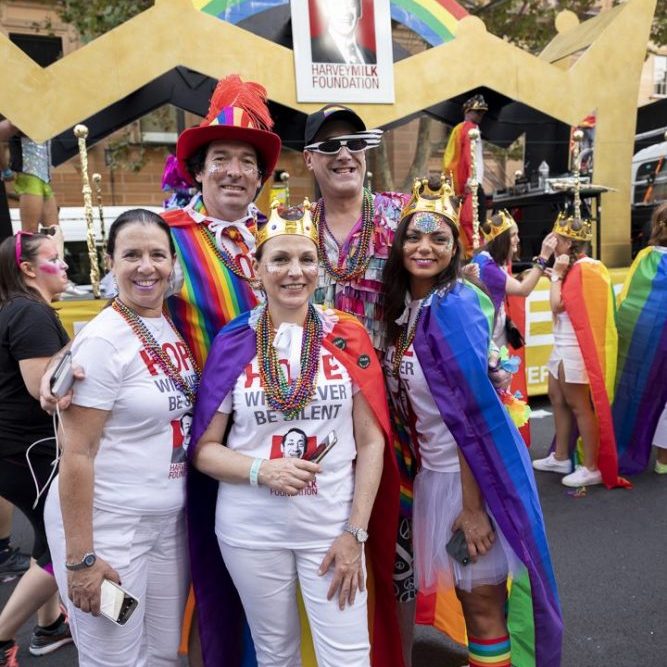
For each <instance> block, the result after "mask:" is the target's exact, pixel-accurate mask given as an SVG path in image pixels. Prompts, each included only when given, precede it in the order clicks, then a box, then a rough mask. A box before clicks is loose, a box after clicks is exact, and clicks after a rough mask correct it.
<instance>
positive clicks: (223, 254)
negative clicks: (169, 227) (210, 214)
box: [193, 199, 257, 282]
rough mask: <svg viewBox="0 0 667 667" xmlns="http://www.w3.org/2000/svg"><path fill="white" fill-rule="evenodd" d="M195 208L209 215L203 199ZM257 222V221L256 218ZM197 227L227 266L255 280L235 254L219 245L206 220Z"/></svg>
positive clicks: (243, 276) (248, 279)
mask: <svg viewBox="0 0 667 667" xmlns="http://www.w3.org/2000/svg"><path fill="white" fill-rule="evenodd" d="M193 208H194V210H195V211H196V212H197V213H199V214H200V215H203V216H207V213H206V209H205V208H204V201H203V199H199V200H198V201H197V202H196V203H195V205H194V206H193ZM255 224H257V221H256V220H255ZM197 228H198V229H199V230H200V232H201V234H202V236H203V237H204V241H205V243H206V245H208V247H209V248H211V250H213V252H214V253H215V255H216V257H217V258H218V259H219V260H220V261H221V262H222V263H223V264H224V265H225V267H227V268H228V269H229V270H230V271H231V272H232V273H233V274H234V275H235V276H238V277H239V278H242V279H243V280H247V281H248V282H254V279H253V278H249V277H248V276H246V275H245V273H243V271H242V269H241V267H240V266H239V265H238V264H237V263H236V262H235V261H234V257H233V255H232V254H231V253H230V252H229V251H228V250H227V249H226V248H225V247H224V246H223V247H221V248H219V247H218V245H217V243H216V242H215V236H214V235H213V233H212V232H211V230H210V229H209V228H208V225H207V224H206V223H205V222H202V223H200V224H198V225H197Z"/></svg>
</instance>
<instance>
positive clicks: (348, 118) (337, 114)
mask: <svg viewBox="0 0 667 667" xmlns="http://www.w3.org/2000/svg"><path fill="white" fill-rule="evenodd" d="M332 120H342V121H345V122H347V123H349V124H350V125H352V127H354V129H355V130H356V131H357V132H359V131H363V130H365V129H366V124H365V123H364V121H363V120H361V118H360V117H359V116H358V115H357V114H356V113H355V112H354V111H352V109H350V108H349V107H344V106H343V105H342V104H327V105H326V106H324V107H322V108H321V109H320V110H319V111H316V112H315V113H311V114H310V116H308V118H306V133H305V142H306V146H307V145H308V144H312V143H313V139H315V137H316V136H317V133H318V132H319V131H320V130H321V129H322V127H323V126H324V125H325V124H326V123H328V122H330V121H332Z"/></svg>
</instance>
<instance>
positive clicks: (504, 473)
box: [414, 283, 563, 667]
mask: <svg viewBox="0 0 667 667" xmlns="http://www.w3.org/2000/svg"><path fill="white" fill-rule="evenodd" d="M492 321H493V305H492V303H491V301H490V300H489V298H488V297H487V296H486V295H485V294H483V293H482V292H481V290H479V289H477V288H476V287H474V286H472V285H470V284H469V283H457V284H456V285H455V286H454V287H453V288H452V289H451V290H450V291H449V292H447V293H444V294H442V293H439V294H435V295H434V296H433V298H432V301H431V304H430V307H425V308H424V311H423V314H422V317H421V320H420V322H419V325H418V328H417V332H416V334H415V339H414V350H415V354H416V355H417V358H418V359H419V363H420V364H421V367H422V369H423V372H424V375H425V377H426V381H427V383H428V385H429V388H430V390H431V394H432V396H433V400H434V401H435V403H436V405H437V406H438V410H439V412H440V415H441V416H442V419H443V421H444V422H445V423H446V424H447V427H448V428H449V430H450V431H451V433H452V435H453V436H454V439H455V440H456V443H457V445H458V446H459V448H460V450H461V452H462V453H463V455H464V456H465V459H466V461H467V462H468V464H469V466H470V469H471V470H472V472H473V474H474V476H475V479H476V480H477V483H478V485H479V488H480V489H481V491H482V493H483V494H484V499H485V501H486V503H487V504H488V506H489V509H490V510H491V513H492V514H493V516H494V519H495V521H496V522H497V524H498V526H499V527H500V529H501V530H502V531H503V533H504V535H505V537H506V538H507V540H508V542H509V544H510V546H511V547H512V549H513V550H514V552H515V554H516V555H517V557H518V558H519V560H520V561H521V562H522V563H523V565H524V566H525V570H524V571H522V572H520V573H518V575H517V576H516V577H515V579H514V581H513V582H512V586H511V590H510V597H509V606H508V609H509V617H508V625H509V629H510V634H511V638H512V662H513V664H517V665H536V666H537V667H558V666H559V665H560V659H561V643H562V633H563V622H562V618H561V611H560V602H559V599H558V591H557V588H556V580H555V577H554V573H553V568H552V565H551V556H550V554H549V547H548V544H547V538H546V533H545V528H544V520H543V517H542V511H541V509H540V501H539V497H538V494H537V488H536V485H535V478H534V476H533V471H532V467H531V464H530V459H529V457H528V453H527V450H526V447H525V445H524V443H523V441H522V440H521V436H520V435H519V432H518V431H517V430H516V427H515V426H514V424H513V423H512V422H511V420H510V418H509V416H508V414H507V411H506V410H505V408H504V406H503V405H502V403H501V401H500V399H499V398H498V394H497V393H496V390H495V389H494V387H493V385H492V384H491V382H490V380H489V377H488V356H487V355H488V349H489V340H490V336H491V322H492ZM443 548H444V545H443ZM451 599H452V598H451V597H450V600H451ZM438 614H440V617H441V618H442V617H443V616H444V615H445V610H444V606H443V605H442V604H440V605H439V601H438V600H434V599H431V600H426V601H423V603H422V607H421V609H420V614H419V619H418V620H419V621H420V622H434V623H437V622H438ZM429 616H430V617H429Z"/></svg>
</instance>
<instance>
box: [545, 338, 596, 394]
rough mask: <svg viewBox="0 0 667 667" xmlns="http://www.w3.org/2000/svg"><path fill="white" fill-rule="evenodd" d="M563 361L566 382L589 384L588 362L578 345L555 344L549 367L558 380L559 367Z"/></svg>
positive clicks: (548, 363) (548, 362)
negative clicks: (586, 362) (585, 361)
mask: <svg viewBox="0 0 667 667" xmlns="http://www.w3.org/2000/svg"><path fill="white" fill-rule="evenodd" d="M561 362H562V364H563V376H564V377H565V382H569V383H570V384H589V382H588V373H587V372H586V364H585V363H584V358H583V356H582V355H581V350H580V349H579V346H578V345H562V346H556V345H554V348H553V350H551V356H550V357H549V361H547V369H548V370H549V373H551V375H552V376H553V377H554V378H555V379H556V380H557V379H558V367H559V366H560V364H561Z"/></svg>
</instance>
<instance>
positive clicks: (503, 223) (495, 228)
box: [479, 209, 516, 243]
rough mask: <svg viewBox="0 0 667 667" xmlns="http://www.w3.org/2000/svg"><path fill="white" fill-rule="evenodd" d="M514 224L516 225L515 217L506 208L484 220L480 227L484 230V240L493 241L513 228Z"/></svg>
mask: <svg viewBox="0 0 667 667" xmlns="http://www.w3.org/2000/svg"><path fill="white" fill-rule="evenodd" d="M512 225H516V222H515V221H514V218H513V217H512V216H511V215H510V214H509V212H508V211H507V210H506V209H502V210H501V211H498V213H496V214H495V215H492V216H491V218H489V219H488V220H486V221H485V222H483V223H482V224H481V225H480V226H479V228H480V229H481V230H482V234H483V235H484V240H485V241H486V242H487V243H491V241H493V239H496V238H498V237H499V236H500V235H501V234H502V233H503V232H506V231H507V230H508V229H511V228H512ZM487 230H488V231H487Z"/></svg>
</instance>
